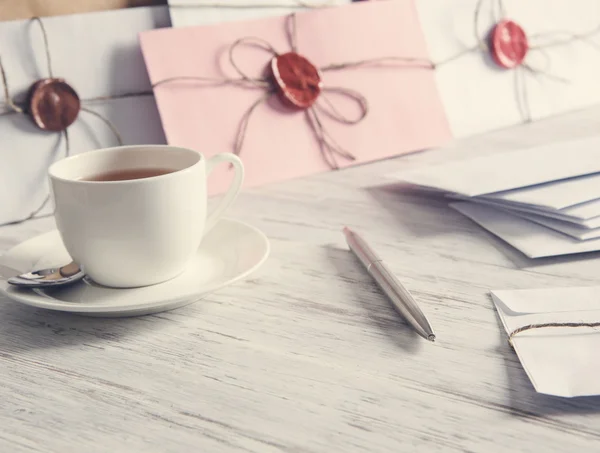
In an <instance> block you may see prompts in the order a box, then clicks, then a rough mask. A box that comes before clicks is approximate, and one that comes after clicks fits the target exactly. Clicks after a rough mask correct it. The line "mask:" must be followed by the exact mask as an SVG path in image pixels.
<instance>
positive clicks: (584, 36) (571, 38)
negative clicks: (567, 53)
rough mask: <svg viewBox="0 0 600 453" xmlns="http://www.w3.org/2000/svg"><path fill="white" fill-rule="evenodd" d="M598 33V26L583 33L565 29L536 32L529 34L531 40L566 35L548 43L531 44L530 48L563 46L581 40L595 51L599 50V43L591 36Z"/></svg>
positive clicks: (599, 29)
mask: <svg viewBox="0 0 600 453" xmlns="http://www.w3.org/2000/svg"><path fill="white" fill-rule="evenodd" d="M598 33H600V26H599V27H596V28H593V29H591V30H590V31H588V32H585V33H580V34H577V33H573V32H570V31H566V30H562V31H552V32H546V33H537V34H535V35H531V39H532V40H536V39H542V40H543V39H545V38H553V37H560V36H566V37H567V38H566V39H557V40H556V41H550V42H549V43H546V44H544V45H543V46H542V45H539V46H532V49H539V48H541V47H543V48H544V49H548V48H550V47H559V46H564V45H566V44H572V43H573V42H575V41H581V42H584V43H587V44H589V45H590V46H591V47H593V48H594V49H596V50H597V51H599V52H600V44H598V43H596V42H595V41H594V40H593V39H592V38H593V36H594V35H596V34H598Z"/></svg>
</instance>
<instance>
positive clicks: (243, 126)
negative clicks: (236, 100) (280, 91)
mask: <svg viewBox="0 0 600 453" xmlns="http://www.w3.org/2000/svg"><path fill="white" fill-rule="evenodd" d="M272 95H273V92H268V93H267V94H264V95H262V96H260V97H259V98H258V99H257V100H256V101H254V103H253V104H252V105H251V106H250V108H249V109H248V110H246V113H244V115H243V116H242V119H241V121H240V125H239V128H238V132H237V134H236V137H235V143H234V148H233V152H234V154H235V155H236V156H239V155H240V153H241V151H242V146H244V140H245V138H246V131H247V130H248V123H249V122H250V117H251V116H252V113H254V111H255V110H256V109H257V107H258V106H259V105H262V104H263V103H264V102H266V101H267V100H269V98H270V97H271V96H272Z"/></svg>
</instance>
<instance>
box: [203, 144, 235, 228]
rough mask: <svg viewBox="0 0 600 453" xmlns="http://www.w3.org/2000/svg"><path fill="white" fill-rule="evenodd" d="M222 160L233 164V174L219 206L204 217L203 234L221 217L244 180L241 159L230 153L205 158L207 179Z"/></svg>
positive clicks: (233, 199)
mask: <svg viewBox="0 0 600 453" xmlns="http://www.w3.org/2000/svg"><path fill="white" fill-rule="evenodd" d="M223 162H229V163H230V164H231V165H233V169H234V171H235V175H234V178H233V182H232V183H231V186H230V187H229V190H228V191H227V193H226V194H225V197H224V198H223V200H221V203H220V204H219V206H217V207H216V208H215V210H214V211H213V212H212V213H211V214H210V215H209V216H208V218H207V219H206V226H205V227H204V234H206V233H208V232H209V231H210V230H211V229H212V228H213V227H214V226H215V225H216V223H217V221H218V220H219V219H220V218H221V216H222V215H223V213H224V212H225V211H226V210H227V208H229V206H231V204H232V203H233V202H234V201H235V199H236V198H237V196H238V194H239V193H240V190H241V189H242V183H243V182H244V165H243V164H242V161H241V159H240V158H239V157H237V156H236V155H235V154H232V153H220V154H216V155H214V156H212V157H211V158H209V159H207V161H206V178H207V179H208V178H209V177H210V174H211V173H212V171H213V170H214V169H215V167H216V166H217V165H219V164H221V163H223Z"/></svg>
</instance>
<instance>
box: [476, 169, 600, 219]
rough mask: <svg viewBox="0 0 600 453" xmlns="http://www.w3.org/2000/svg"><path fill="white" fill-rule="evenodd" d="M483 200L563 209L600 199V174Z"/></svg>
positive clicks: (506, 193)
mask: <svg viewBox="0 0 600 453" xmlns="http://www.w3.org/2000/svg"><path fill="white" fill-rule="evenodd" d="M483 198H489V199H490V200H493V201H497V202H503V203H508V204H522V205H524V206H530V207H538V208H546V209H549V210H557V209H564V208H568V207H570V206H574V205H576V204H580V203H585V202H588V201H591V200H595V199H597V198H600V173H596V174H593V175H587V176H579V177H576V178H571V179H565V180H562V181H552V182H548V183H544V184H539V185H537V186H532V187H523V188H520V189H513V190H508V191H506V192H499V193H494V194H490V195H483Z"/></svg>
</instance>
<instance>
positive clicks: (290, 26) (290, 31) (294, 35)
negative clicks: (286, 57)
mask: <svg viewBox="0 0 600 453" xmlns="http://www.w3.org/2000/svg"><path fill="white" fill-rule="evenodd" d="M285 25H286V27H285V29H286V33H287V38H288V42H289V44H290V48H291V49H292V52H298V27H297V26H296V14H295V13H294V14H290V15H289V16H288V17H287V20H286V22H285Z"/></svg>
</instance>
